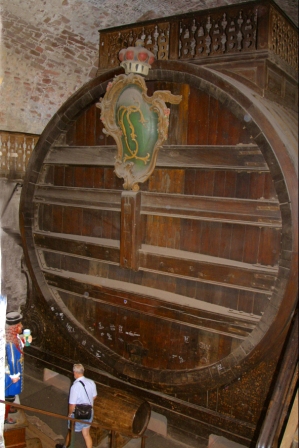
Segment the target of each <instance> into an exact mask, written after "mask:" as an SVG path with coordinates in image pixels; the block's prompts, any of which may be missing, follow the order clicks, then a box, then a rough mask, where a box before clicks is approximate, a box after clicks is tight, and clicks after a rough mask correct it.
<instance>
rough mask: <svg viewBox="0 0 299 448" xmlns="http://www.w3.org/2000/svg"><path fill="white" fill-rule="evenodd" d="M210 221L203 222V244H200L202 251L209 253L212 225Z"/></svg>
mask: <svg viewBox="0 0 299 448" xmlns="http://www.w3.org/2000/svg"><path fill="white" fill-rule="evenodd" d="M210 224H211V223H210V222H207V221H202V223H201V245H200V253H202V254H209V251H210V238H211V235H210V233H211V232H212V231H211V227H210Z"/></svg>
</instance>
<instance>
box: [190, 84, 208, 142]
mask: <svg viewBox="0 0 299 448" xmlns="http://www.w3.org/2000/svg"><path fill="white" fill-rule="evenodd" d="M209 102H210V99H209V96H208V95H207V94H206V93H204V92H200V91H198V90H197V89H194V88H191V90H190V97H189V115H188V117H189V122H188V145H206V144H208V132H209Z"/></svg>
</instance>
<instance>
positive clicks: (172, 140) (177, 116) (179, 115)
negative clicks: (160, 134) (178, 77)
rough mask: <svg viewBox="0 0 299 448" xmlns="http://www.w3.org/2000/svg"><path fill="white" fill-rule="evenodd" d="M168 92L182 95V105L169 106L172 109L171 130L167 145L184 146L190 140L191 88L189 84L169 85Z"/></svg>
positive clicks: (170, 117) (169, 130) (167, 86)
mask: <svg viewBox="0 0 299 448" xmlns="http://www.w3.org/2000/svg"><path fill="white" fill-rule="evenodd" d="M165 89H166V90H170V91H171V93H172V94H174V95H182V101H181V102H180V104H167V106H168V107H169V108H170V116H169V129H168V139H167V144H170V145H184V144H186V142H187V138H188V134H187V131H188V103H189V95H190V86H189V85H188V84H181V85H180V86H178V85H177V84H175V85H174V84H173V83H167V85H166V86H165Z"/></svg>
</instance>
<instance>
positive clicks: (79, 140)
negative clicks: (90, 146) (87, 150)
mask: <svg viewBox="0 0 299 448" xmlns="http://www.w3.org/2000/svg"><path fill="white" fill-rule="evenodd" d="M85 135H86V114H85V113H83V114H82V115H81V116H80V117H79V118H78V119H77V120H76V137H75V144H76V145H78V146H84V145H85Z"/></svg>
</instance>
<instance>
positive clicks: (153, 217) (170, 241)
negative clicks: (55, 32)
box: [20, 61, 297, 401]
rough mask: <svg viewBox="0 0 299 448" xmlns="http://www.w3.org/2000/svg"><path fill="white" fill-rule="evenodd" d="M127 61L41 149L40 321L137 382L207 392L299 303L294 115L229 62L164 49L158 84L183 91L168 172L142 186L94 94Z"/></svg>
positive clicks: (81, 96)
mask: <svg viewBox="0 0 299 448" xmlns="http://www.w3.org/2000/svg"><path fill="white" fill-rule="evenodd" d="M120 73H122V69H116V70H112V71H110V72H107V73H105V74H103V75H101V76H99V77H98V78H96V79H94V80H92V81H91V82H89V83H87V84H86V85H84V86H83V87H82V88H81V89H80V90H79V91H78V92H76V93H75V94H74V95H73V96H72V97H70V98H69V99H68V101H67V102H66V103H65V104H64V105H63V106H62V107H61V108H60V110H59V111H58V112H57V113H56V114H55V116H54V117H53V118H52V120H51V121H50V123H49V124H48V126H47V127H46V129H45V131H44V132H43V134H42V135H41V137H40V139H39V142H38V144H37V146H36V148H35V150H34V153H33V155H32V157H31V160H30V163H29V166H28V170H27V174H26V178H25V181H24V186H23V190H22V197H21V206H20V223H21V224H20V227H21V233H22V238H23V245H24V253H25V260H26V264H27V267H28V270H29V274H30V278H31V279H32V283H33V293H32V298H31V302H30V306H28V308H27V317H26V319H27V318H28V321H29V322H30V325H31V327H30V328H33V333H35V335H36V338H35V345H36V346H38V347H39V348H40V350H41V351H44V353H45V354H44V355H43V356H45V357H47V356H48V355H47V353H51V354H56V355H57V356H58V355H59V356H62V355H63V356H66V357H70V358H71V359H74V358H78V357H79V356H78V353H79V354H80V359H82V358H84V357H85V360H86V362H88V363H89V365H90V366H92V367H93V368H97V369H99V370H101V371H105V372H107V373H109V375H113V376H114V377H115V378H118V379H121V380H124V381H126V382H128V383H130V384H134V385H137V386H138V387H142V388H146V389H148V390H155V391H160V392H166V393H169V394H176V393H178V392H182V393H183V394H187V393H188V391H193V392H194V391H196V393H200V392H201V393H202V394H203V396H204V394H205V393H206V391H207V390H212V389H213V388H215V387H220V386H221V385H225V384H229V383H230V382H232V381H234V380H237V379H238V378H240V376H241V375H242V374H244V373H245V372H248V371H250V369H253V368H254V366H256V365H258V363H259V362H261V360H263V359H264V358H265V356H268V355H269V353H271V351H272V350H273V347H274V346H275V344H277V343H278V342H279V341H282V339H283V336H284V335H285V333H286V330H287V328H288V324H289V322H290V320H291V318H292V315H293V312H294V309H295V304H296V290H297V268H296V263H297V230H296V229H297V186H296V185H297V176H296V170H295V158H296V156H295V150H296V144H297V142H296V138H295V135H296V117H295V115H296V114H295V113H293V112H292V111H291V110H287V109H285V108H283V107H282V106H280V105H279V104H277V103H274V102H271V101H270V100H267V99H266V98H262V97H261V96H259V95H257V94H256V93H255V92H254V91H252V90H250V88H248V87H246V86H244V85H242V84H241V83H239V82H238V81H236V80H233V81H232V79H230V78H229V77H228V76H227V75H224V74H221V73H219V72H218V73H217V72H215V71H213V70H210V69H208V68H204V67H200V66H196V65H191V64H187V63H175V62H167V61H165V62H163V61H161V62H157V63H156V65H155V67H154V68H153V69H152V70H151V71H150V73H149V75H148V77H147V81H146V82H147V86H148V94H149V96H150V95H151V94H152V93H153V92H154V91H155V90H163V89H166V90H170V91H171V92H172V93H173V94H180V95H182V101H181V103H180V104H179V105H171V106H170V109H171V112H170V127H169V137H168V140H167V141H166V143H165V145H164V146H163V148H162V149H161V150H160V151H159V154H158V158H157V165H156V168H155V170H154V172H153V173H152V175H151V176H150V178H149V179H148V180H147V181H146V182H144V183H143V184H141V185H140V191H139V192H137V193H136V192H130V193H128V192H126V191H124V189H123V179H120V178H118V177H117V176H116V175H115V172H114V162H115V155H116V145H115V142H114V140H113V139H112V138H111V137H109V136H107V135H106V134H105V133H104V132H103V124H102V122H101V120H100V110H99V109H98V108H97V107H96V103H98V102H99V99H100V98H101V97H102V96H103V95H104V94H105V91H106V87H107V85H108V83H109V82H110V81H111V80H112V79H113V77H114V76H115V75H118V74H120ZM128 229H129V231H128ZM130 229H131V230H130ZM132 229H138V232H137V234H136V233H135V234H134V238H133V236H132V235H133V234H132V233H130V232H131V231H132ZM136 235H137V237H136ZM135 237H136V238H135ZM52 325H56V327H57V329H59V331H57V332H56V334H55V335H54V336H53V332H52V330H49V329H50V328H52V327H51V326H52ZM50 334H51V337H50ZM33 345H34V344H33ZM32 349H33V348H32ZM74 350H75V351H74ZM187 401H188V399H187Z"/></svg>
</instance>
